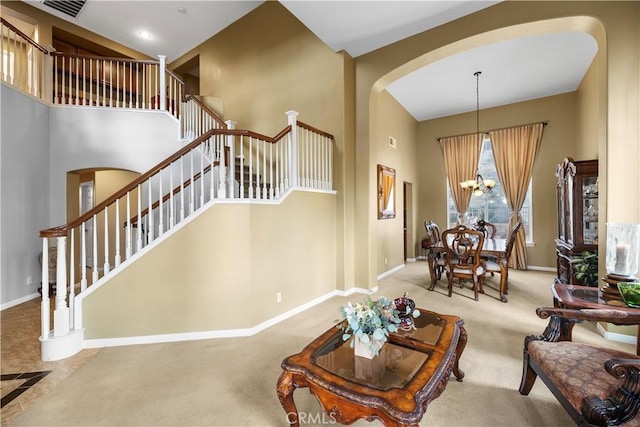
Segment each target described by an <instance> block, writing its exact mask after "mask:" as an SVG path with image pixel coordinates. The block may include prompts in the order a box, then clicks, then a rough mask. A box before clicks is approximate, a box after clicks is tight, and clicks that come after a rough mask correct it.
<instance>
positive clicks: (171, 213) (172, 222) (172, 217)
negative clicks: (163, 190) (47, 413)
mask: <svg viewBox="0 0 640 427" xmlns="http://www.w3.org/2000/svg"><path fill="white" fill-rule="evenodd" d="M179 179H180V181H182V177H179ZM174 225H176V219H175V209H174V206H173V164H172V165H171V166H169V227H170V228H173V226H174Z"/></svg>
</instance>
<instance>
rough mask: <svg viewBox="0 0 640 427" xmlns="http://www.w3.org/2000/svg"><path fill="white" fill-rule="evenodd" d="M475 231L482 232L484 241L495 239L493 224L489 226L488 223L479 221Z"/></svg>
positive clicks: (495, 229) (482, 220)
mask: <svg viewBox="0 0 640 427" xmlns="http://www.w3.org/2000/svg"><path fill="white" fill-rule="evenodd" d="M475 229H476V230H478V231H482V233H484V238H485V239H495V237H496V231H497V228H496V226H495V224H491V223H490V222H487V221H485V220H484V219H481V220H480V221H478V223H477V224H476V226H475Z"/></svg>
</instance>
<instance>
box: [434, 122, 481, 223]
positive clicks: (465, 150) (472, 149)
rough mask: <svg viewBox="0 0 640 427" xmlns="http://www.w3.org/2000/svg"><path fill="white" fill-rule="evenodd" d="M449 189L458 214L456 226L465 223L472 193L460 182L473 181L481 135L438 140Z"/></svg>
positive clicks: (476, 171)
mask: <svg viewBox="0 0 640 427" xmlns="http://www.w3.org/2000/svg"><path fill="white" fill-rule="evenodd" d="M440 147H441V148H442V155H443V157H444V167H445V170H446V171H447V179H448V180H449V188H450V189H451V196H452V197H453V203H454V205H455V207H456V211H457V212H458V224H463V223H465V222H466V215H467V209H469V202H470V201H471V194H472V192H471V191H469V190H465V189H463V188H462V187H460V183H461V182H462V181H468V180H470V179H475V178H476V175H477V173H478V161H479V160H480V151H481V150H482V135H481V134H477V133H474V134H470V135H461V136H451V137H446V138H440Z"/></svg>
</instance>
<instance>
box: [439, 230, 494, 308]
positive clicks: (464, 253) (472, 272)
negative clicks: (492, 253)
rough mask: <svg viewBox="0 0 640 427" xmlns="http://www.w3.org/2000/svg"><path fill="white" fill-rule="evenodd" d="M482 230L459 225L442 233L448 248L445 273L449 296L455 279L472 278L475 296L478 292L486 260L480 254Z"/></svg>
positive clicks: (476, 298) (443, 240)
mask: <svg viewBox="0 0 640 427" xmlns="http://www.w3.org/2000/svg"><path fill="white" fill-rule="evenodd" d="M484 240H485V238H484V233H483V232H482V231H478V230H474V229H471V228H467V227H465V226H464V225H459V226H457V227H456V228H451V229H449V230H445V231H444V233H442V242H443V243H444V247H445V248H446V250H447V255H446V257H445V260H446V263H445V273H447V281H448V282H449V296H451V294H452V293H453V280H454V279H458V280H471V282H472V283H473V296H474V298H475V300H476V301H478V294H479V293H480V289H481V287H482V281H483V280H484V273H485V267H484V260H483V259H482V257H481V256H480V254H481V252H482V246H483V245H484Z"/></svg>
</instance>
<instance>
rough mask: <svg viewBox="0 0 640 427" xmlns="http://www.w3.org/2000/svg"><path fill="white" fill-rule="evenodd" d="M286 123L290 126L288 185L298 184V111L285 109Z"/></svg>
mask: <svg viewBox="0 0 640 427" xmlns="http://www.w3.org/2000/svg"><path fill="white" fill-rule="evenodd" d="M285 114H286V115H287V124H288V125H290V126H291V138H289V186H291V187H295V186H297V185H298V119H297V117H298V114H299V113H298V112H297V111H294V110H290V111H287V112H286V113H285Z"/></svg>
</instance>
